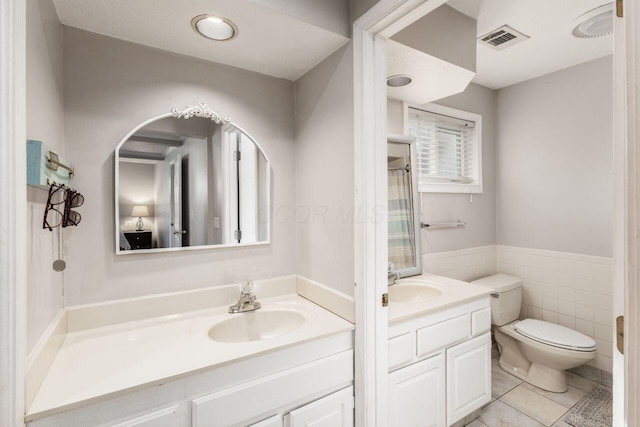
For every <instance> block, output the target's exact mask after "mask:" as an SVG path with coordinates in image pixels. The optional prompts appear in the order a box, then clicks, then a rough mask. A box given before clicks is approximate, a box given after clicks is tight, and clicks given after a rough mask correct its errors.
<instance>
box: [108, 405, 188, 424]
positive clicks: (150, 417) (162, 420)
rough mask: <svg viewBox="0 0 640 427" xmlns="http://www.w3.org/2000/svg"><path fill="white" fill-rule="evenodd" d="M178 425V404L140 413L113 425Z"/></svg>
mask: <svg viewBox="0 0 640 427" xmlns="http://www.w3.org/2000/svg"><path fill="white" fill-rule="evenodd" d="M177 425H179V420H178V405H175V406H171V407H170V408H166V409H161V410H159V411H155V412H151V413H149V414H146V415H142V416H140V417H138V418H134V419H132V420H128V421H125V422H123V423H119V424H116V425H114V426H113V427H175V426H177Z"/></svg>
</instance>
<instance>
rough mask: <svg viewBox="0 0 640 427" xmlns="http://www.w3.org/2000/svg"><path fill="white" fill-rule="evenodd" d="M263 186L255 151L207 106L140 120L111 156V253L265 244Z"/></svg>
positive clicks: (265, 166) (266, 167) (266, 178)
mask: <svg viewBox="0 0 640 427" xmlns="http://www.w3.org/2000/svg"><path fill="white" fill-rule="evenodd" d="M188 119H190V120H188ZM270 180H271V166H270V163H269V159H268V157H267V155H266V153H265V152H264V150H262V147H261V146H260V144H259V143H258V142H257V141H256V140H255V139H254V138H253V137H252V136H251V135H249V133H247V132H246V131H245V130H244V129H242V128H241V127H240V126H238V125H237V124H235V123H233V122H232V121H231V119H230V118H229V117H228V116H223V115H221V114H220V113H219V112H217V111H214V110H212V109H211V108H210V107H209V106H208V105H207V104H204V103H200V104H198V105H195V106H188V107H186V108H185V109H183V110H180V109H178V108H172V109H171V112H168V113H166V114H162V115H160V116H158V117H154V118H151V119H149V120H146V121H144V122H143V123H141V124H139V125H138V126H136V127H135V128H134V129H132V130H131V131H130V132H129V133H128V134H127V135H126V136H125V137H124V138H123V139H122V140H121V141H120V143H119V144H118V146H117V147H116V150H115V205H116V212H115V218H114V219H115V226H116V227H115V232H116V233H115V244H116V253H117V254H119V255H124V254H132V253H144V252H161V251H178V250H188V249H201V248H211V247H218V248H220V247H234V246H244V245H256V244H266V243H269V242H270V228H271V227H270V222H271V221H270V220H271V208H270V206H271V205H270V203H271V202H270V201H271V184H270Z"/></svg>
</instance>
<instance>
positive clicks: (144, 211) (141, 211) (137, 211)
mask: <svg viewBox="0 0 640 427" xmlns="http://www.w3.org/2000/svg"><path fill="white" fill-rule="evenodd" d="M131 216H137V217H138V222H136V230H138V231H142V230H143V229H144V222H143V221H142V217H143V216H149V208H147V205H139V206H134V207H133V210H132V211H131Z"/></svg>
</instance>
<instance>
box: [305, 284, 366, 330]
mask: <svg viewBox="0 0 640 427" xmlns="http://www.w3.org/2000/svg"><path fill="white" fill-rule="evenodd" d="M297 291H298V295H300V296H301V297H303V298H306V299H308V300H309V301H311V302H313V303H315V304H318V305H319V306H320V307H322V308H324V309H326V310H329V311H330V312H332V313H333V314H335V315H338V316H340V317H342V318H343V319H345V320H346V321H347V322H351V323H353V324H355V323H356V311H355V302H354V299H353V297H350V296H349V295H346V294H343V293H342V292H339V291H336V290H335V289H331V288H329V287H327V286H325V285H322V284H320V283H318V282H315V281H313V280H311V279H308V278H306V277H304V276H300V275H298V276H297Z"/></svg>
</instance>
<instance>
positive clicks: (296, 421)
mask: <svg viewBox="0 0 640 427" xmlns="http://www.w3.org/2000/svg"><path fill="white" fill-rule="evenodd" d="M353 407H354V403H353V387H347V388H345V389H342V390H340V391H337V392H335V393H333V394H330V395H329V396H326V397H323V398H322V399H319V400H316V401H315V402H312V403H309V404H308V405H305V406H303V407H301V408H298V409H296V410H295V411H291V412H289V413H288V414H287V415H285V416H284V419H285V426H286V427H353V418H354V414H353Z"/></svg>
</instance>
